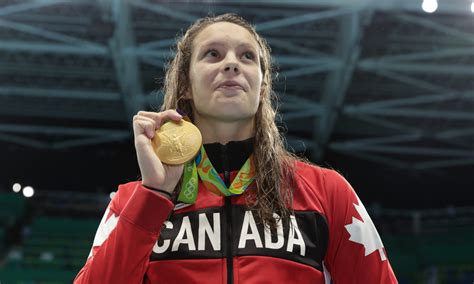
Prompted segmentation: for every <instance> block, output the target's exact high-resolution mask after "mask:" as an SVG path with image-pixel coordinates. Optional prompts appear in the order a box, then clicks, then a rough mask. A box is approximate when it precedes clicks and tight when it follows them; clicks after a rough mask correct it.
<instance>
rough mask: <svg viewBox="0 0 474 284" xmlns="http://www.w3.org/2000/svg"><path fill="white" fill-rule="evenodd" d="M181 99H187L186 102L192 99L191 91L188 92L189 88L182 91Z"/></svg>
mask: <svg viewBox="0 0 474 284" xmlns="http://www.w3.org/2000/svg"><path fill="white" fill-rule="evenodd" d="M182 98H184V99H188V100H192V99H193V96H192V94H191V91H190V90H189V88H187V89H186V91H184V94H183V96H182Z"/></svg>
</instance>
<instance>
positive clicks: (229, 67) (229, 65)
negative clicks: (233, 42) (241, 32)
mask: <svg viewBox="0 0 474 284" xmlns="http://www.w3.org/2000/svg"><path fill="white" fill-rule="evenodd" d="M227 57H228V58H226V59H227V60H226V61H225V63H224V72H225V73H228V72H234V73H239V72H240V66H239V63H238V61H237V58H236V57H235V56H234V55H232V54H229V55H228V56H227Z"/></svg>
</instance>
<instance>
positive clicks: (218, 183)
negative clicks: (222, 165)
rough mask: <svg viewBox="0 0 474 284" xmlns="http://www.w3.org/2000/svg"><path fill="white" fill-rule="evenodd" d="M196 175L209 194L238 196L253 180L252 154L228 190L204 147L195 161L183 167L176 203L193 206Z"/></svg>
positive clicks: (196, 190)
mask: <svg viewBox="0 0 474 284" xmlns="http://www.w3.org/2000/svg"><path fill="white" fill-rule="evenodd" d="M198 175H199V178H200V179H201V181H202V183H203V184H204V186H206V188H207V189H208V190H210V191H211V192H213V193H215V194H217V195H220V196H232V195H240V194H242V193H244V192H245V190H246V189H247V187H248V186H249V185H250V184H251V183H252V182H253V181H254V180H255V170H254V163H253V154H252V155H250V157H249V158H248V159H247V161H245V163H244V165H243V166H242V168H241V169H240V171H239V172H238V174H237V176H235V178H234V181H233V182H232V184H231V185H230V187H229V188H227V186H226V185H225V183H224V181H223V180H222V179H221V177H220V176H219V174H218V173H217V171H216V169H214V167H213V166H212V163H211V161H210V160H209V158H208V156H207V154H206V150H204V146H201V151H200V152H199V154H198V155H197V156H196V159H194V160H191V161H190V162H188V163H186V164H185V165H184V173H183V182H182V184H181V192H180V193H179V197H178V201H181V202H184V203H188V204H194V203H195V202H196V199H197V193H198Z"/></svg>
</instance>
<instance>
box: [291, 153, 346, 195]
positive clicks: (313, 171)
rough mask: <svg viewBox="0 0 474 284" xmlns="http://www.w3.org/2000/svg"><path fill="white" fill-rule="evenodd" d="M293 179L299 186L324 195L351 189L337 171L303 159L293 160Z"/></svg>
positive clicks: (341, 192) (342, 192) (337, 193)
mask: <svg viewBox="0 0 474 284" xmlns="http://www.w3.org/2000/svg"><path fill="white" fill-rule="evenodd" d="M295 180H296V183H297V184H299V185H300V187H301V186H303V187H304V188H307V189H309V190H313V191H314V190H317V191H320V192H321V193H322V194H323V195H325V196H326V197H330V196H333V195H340V194H348V193H350V192H351V191H353V189H352V187H351V185H350V184H349V182H348V181H347V180H346V179H345V178H344V177H343V176H342V174H341V173H339V172H338V171H336V170H334V169H330V168H324V167H321V166H318V165H315V164H311V163H307V162H304V161H295Z"/></svg>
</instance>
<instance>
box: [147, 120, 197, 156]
mask: <svg viewBox="0 0 474 284" xmlns="http://www.w3.org/2000/svg"><path fill="white" fill-rule="evenodd" d="M151 143H152V145H153V149H154V150H155V153H156V155H157V156H158V158H159V159H160V160H161V161H162V162H163V163H165V164H169V165H180V164H184V163H186V162H188V161H190V160H191V159H192V158H194V157H195V156H196V154H197V153H198V151H199V149H200V148H201V145H202V136H201V132H200V131H199V129H198V128H197V127H196V126H195V125H194V124H192V123H190V122H187V121H185V120H183V119H181V120H180V121H178V122H176V121H168V122H166V123H165V124H163V125H162V126H161V127H160V129H158V130H157V131H156V132H155V136H154V137H153V139H152V140H151Z"/></svg>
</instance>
